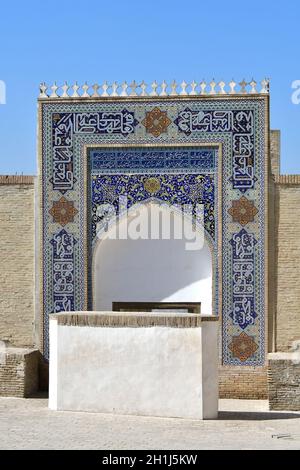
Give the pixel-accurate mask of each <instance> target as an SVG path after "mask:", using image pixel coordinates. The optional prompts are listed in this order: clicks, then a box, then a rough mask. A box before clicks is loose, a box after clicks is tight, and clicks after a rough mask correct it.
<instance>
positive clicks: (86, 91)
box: [81, 82, 90, 98]
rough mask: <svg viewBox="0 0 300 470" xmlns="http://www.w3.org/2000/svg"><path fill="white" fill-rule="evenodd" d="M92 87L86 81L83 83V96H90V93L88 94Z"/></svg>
mask: <svg viewBox="0 0 300 470" xmlns="http://www.w3.org/2000/svg"><path fill="white" fill-rule="evenodd" d="M89 88H90V86H89V85H88V84H87V83H86V82H85V84H84V85H82V89H83V93H82V95H81V98H89V97H90V95H89V94H88V89H89Z"/></svg>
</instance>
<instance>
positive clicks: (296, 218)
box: [275, 175, 300, 351]
mask: <svg viewBox="0 0 300 470" xmlns="http://www.w3.org/2000/svg"><path fill="white" fill-rule="evenodd" d="M275 183H276V200H277V201H276V207H277V208H276V211H277V214H276V215H277V217H276V218H277V286H276V297H277V299H276V300H277V302H276V304H277V305H276V351H289V350H290V348H291V347H292V343H293V341H297V340H299V339H300V175H282V176H279V177H277V178H276V179H275Z"/></svg>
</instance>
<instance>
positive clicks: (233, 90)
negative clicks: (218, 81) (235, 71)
mask: <svg viewBox="0 0 300 470" xmlns="http://www.w3.org/2000/svg"><path fill="white" fill-rule="evenodd" d="M235 87H236V82H235V81H234V80H231V82H229V88H230V92H229V94H230V95H235V93H236V91H235Z"/></svg>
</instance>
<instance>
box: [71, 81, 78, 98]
mask: <svg viewBox="0 0 300 470" xmlns="http://www.w3.org/2000/svg"><path fill="white" fill-rule="evenodd" d="M72 89H73V94H72V98H78V97H79V94H78V90H79V86H78V83H77V82H75V85H73V86H72Z"/></svg>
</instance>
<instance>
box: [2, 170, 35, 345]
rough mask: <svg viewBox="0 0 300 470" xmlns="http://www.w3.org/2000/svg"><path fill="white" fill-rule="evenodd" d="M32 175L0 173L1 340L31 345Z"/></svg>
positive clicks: (32, 285) (32, 294)
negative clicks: (2, 174)
mask: <svg viewBox="0 0 300 470" xmlns="http://www.w3.org/2000/svg"><path fill="white" fill-rule="evenodd" d="M34 253H35V251H34V183H33V177H28V176H26V177H25V176H9V177H7V176H0V259H1V270H0V340H8V341H9V342H10V343H11V344H12V345H14V346H32V345H33V330H34V326H33V324H34Z"/></svg>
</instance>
